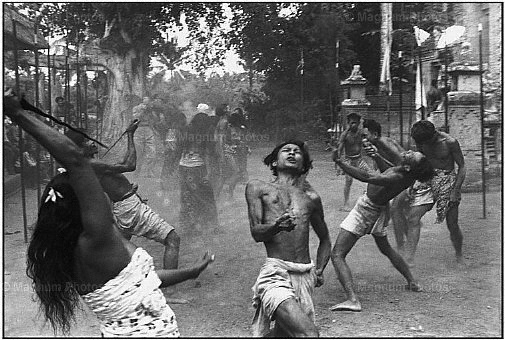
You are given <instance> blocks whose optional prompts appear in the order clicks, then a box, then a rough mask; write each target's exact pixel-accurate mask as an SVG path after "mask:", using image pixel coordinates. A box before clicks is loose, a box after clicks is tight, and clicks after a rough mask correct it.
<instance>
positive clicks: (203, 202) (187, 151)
mask: <svg viewBox="0 0 505 340" xmlns="http://www.w3.org/2000/svg"><path fill="white" fill-rule="evenodd" d="M209 125H210V120H209V117H208V116H207V115H206V114H205V113H203V112H202V111H201V110H200V112H198V113H197V114H196V115H195V116H194V117H193V119H192V120H191V122H190V123H189V125H188V127H187V128H186V131H185V132H184V138H183V140H182V142H181V147H180V152H179V154H181V155H182V156H181V160H180V162H179V174H180V190H181V210H180V217H179V220H180V224H181V226H183V227H186V228H188V229H189V230H194V229H195V228H196V226H197V225H200V226H203V227H217V225H218V220H217V208H216V202H215V199H214V192H213V190H212V186H211V185H210V183H209V178H208V175H209V174H208V172H207V170H208V169H209V155H210V150H209V142H208V141H209V140H210V138H211V136H210V135H209Z"/></svg>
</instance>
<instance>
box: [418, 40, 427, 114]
mask: <svg viewBox="0 0 505 340" xmlns="http://www.w3.org/2000/svg"><path fill="white" fill-rule="evenodd" d="M418 58H419V83H420V86H421V89H420V91H421V119H422V120H424V119H426V112H425V107H424V104H423V96H424V94H423V92H424V86H423V62H422V49H421V46H419V47H418Z"/></svg>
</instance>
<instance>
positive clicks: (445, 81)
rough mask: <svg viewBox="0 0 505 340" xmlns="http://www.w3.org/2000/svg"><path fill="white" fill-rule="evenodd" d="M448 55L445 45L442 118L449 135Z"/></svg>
mask: <svg viewBox="0 0 505 340" xmlns="http://www.w3.org/2000/svg"><path fill="white" fill-rule="evenodd" d="M448 55H449V50H448V49H447V43H446V44H445V47H444V64H445V65H444V66H445V67H444V69H445V74H444V92H445V94H444V104H445V105H444V115H445V116H444V118H445V123H444V124H445V132H447V133H449V96H448V93H449V89H448V88H447V78H448V73H447V67H448V64H449V60H448V58H447V56H448Z"/></svg>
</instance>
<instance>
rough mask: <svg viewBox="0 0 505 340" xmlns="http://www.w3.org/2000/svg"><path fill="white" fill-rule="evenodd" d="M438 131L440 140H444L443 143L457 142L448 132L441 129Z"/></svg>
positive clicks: (452, 143) (451, 143)
mask: <svg viewBox="0 0 505 340" xmlns="http://www.w3.org/2000/svg"><path fill="white" fill-rule="evenodd" d="M438 133H439V134H440V137H441V138H440V139H441V140H442V141H444V142H445V143H447V144H449V145H454V144H459V143H458V140H457V139H456V138H454V137H452V136H451V135H450V134H448V133H446V132H443V131H439V132H438Z"/></svg>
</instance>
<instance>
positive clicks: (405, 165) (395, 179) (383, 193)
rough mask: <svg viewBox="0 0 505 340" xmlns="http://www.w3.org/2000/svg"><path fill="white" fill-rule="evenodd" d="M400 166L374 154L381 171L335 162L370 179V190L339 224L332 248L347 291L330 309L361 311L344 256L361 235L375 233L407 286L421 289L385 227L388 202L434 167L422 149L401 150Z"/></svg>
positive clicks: (336, 265) (334, 261)
mask: <svg viewBox="0 0 505 340" xmlns="http://www.w3.org/2000/svg"><path fill="white" fill-rule="evenodd" d="M401 157H402V161H401V165H400V166H395V167H392V168H388V167H387V165H386V164H385V163H384V162H383V161H382V159H381V158H380V157H377V156H376V157H375V160H376V162H377V165H378V166H379V169H380V170H381V171H384V172H382V173H380V174H369V173H367V172H366V171H364V170H361V169H358V168H356V167H353V166H351V165H348V164H346V163H345V162H343V161H342V160H340V159H337V160H336V163H337V164H338V165H339V166H340V167H341V168H342V169H343V170H344V171H345V172H346V173H348V174H349V175H351V176H353V177H354V178H356V179H357V180H360V181H362V182H366V183H368V186H367V192H366V194H364V195H363V196H361V197H360V198H359V199H358V201H357V202H356V205H355V206H354V208H353V210H352V211H351V212H350V213H349V215H347V217H346V218H345V220H344V221H343V222H342V223H341V224H340V228H341V229H340V232H339V233H338V237H337V240H336V242H335V245H334V247H333V250H332V254H331V255H332V256H331V259H332V262H333V266H334V267H335V271H336V273H337V276H338V279H339V280H340V283H341V284H342V287H343V288H344V290H345V293H346V295H347V300H346V301H344V302H342V303H339V304H337V305H335V306H333V307H331V308H330V309H331V310H347V311H353V312H359V311H361V303H360V302H359V300H358V298H357V296H356V293H355V292H354V287H353V285H354V284H353V281H352V276H351V270H350V269H349V266H348V265H347V262H346V261H345V258H346V256H347V254H348V253H349V251H350V250H351V249H352V247H353V246H354V244H355V243H356V242H357V241H358V239H359V238H360V237H361V236H364V235H365V234H372V235H373V237H374V239H375V243H376V244H377V247H378V248H379V250H380V251H381V253H382V254H384V255H386V256H387V257H388V258H389V260H390V261H391V263H392V264H393V266H394V267H395V268H396V269H397V270H398V271H399V272H400V273H401V274H402V275H403V276H404V277H405V279H406V280H407V287H406V288H407V289H410V290H412V291H420V290H421V288H420V287H419V285H418V284H417V282H416V281H415V279H414V277H413V276H412V273H411V272H410V270H409V267H408V266H407V264H406V263H405V261H404V260H403V258H402V257H401V256H400V255H399V254H398V253H397V252H396V251H394V249H393V248H391V246H390V244H389V242H388V239H387V235H386V227H387V223H388V221H389V214H388V202H389V200H391V199H392V198H394V197H395V196H396V195H398V194H399V193H401V192H402V191H403V190H404V189H406V188H408V187H409V186H410V185H411V184H412V183H414V181H415V180H416V179H419V180H424V179H428V178H430V177H431V176H433V169H432V167H431V165H430V163H429V162H428V160H427V159H426V157H424V156H423V155H422V154H421V153H419V152H413V151H406V152H403V153H402V154H401Z"/></svg>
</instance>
